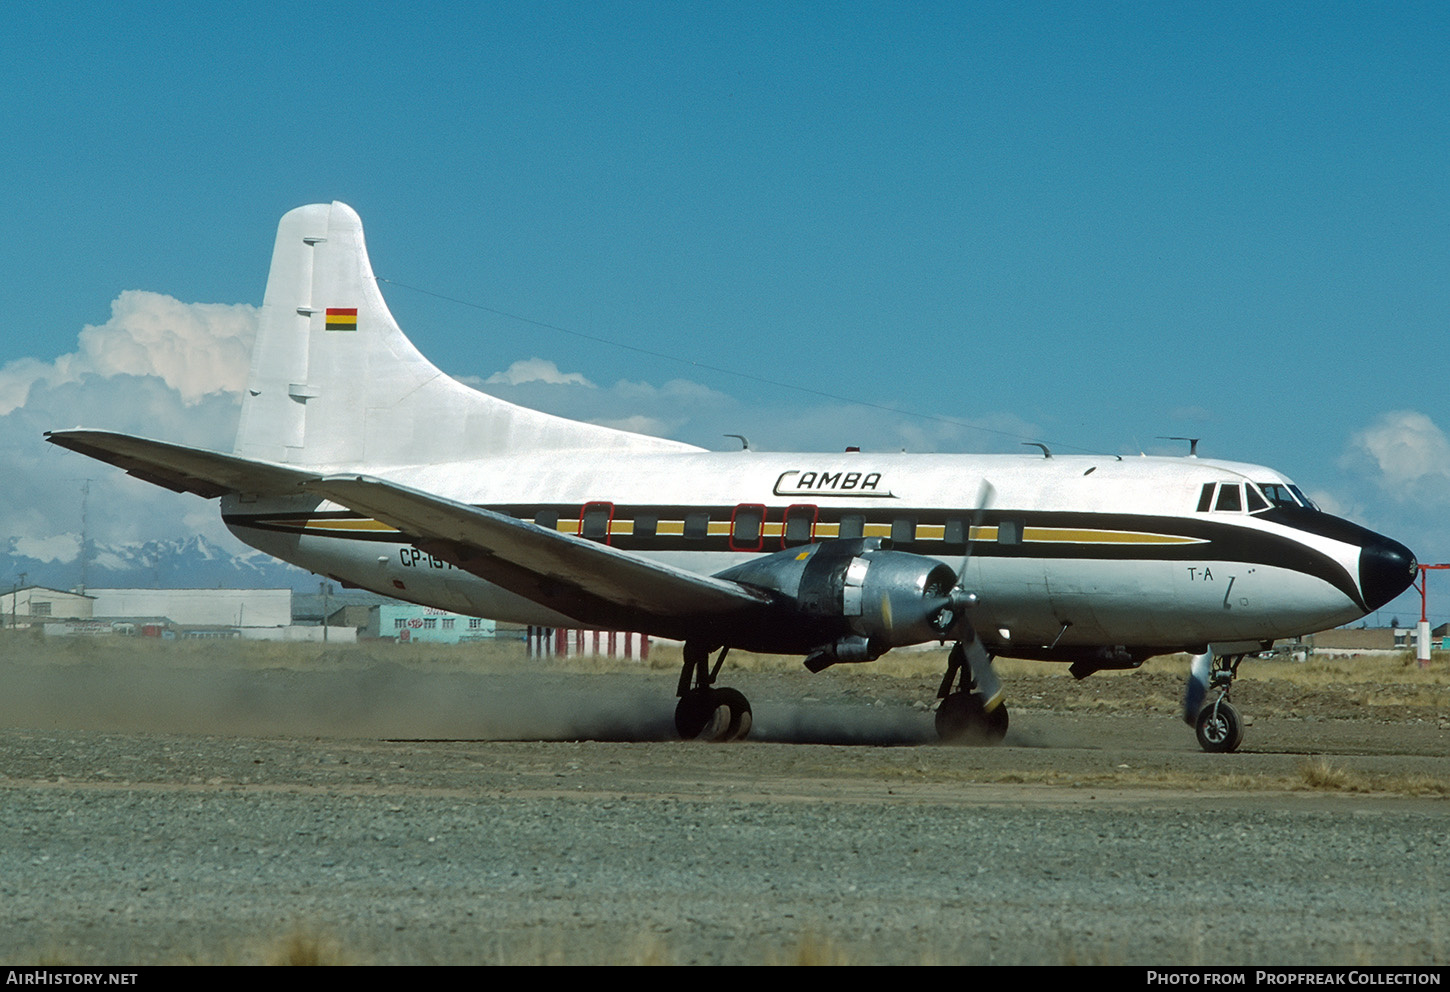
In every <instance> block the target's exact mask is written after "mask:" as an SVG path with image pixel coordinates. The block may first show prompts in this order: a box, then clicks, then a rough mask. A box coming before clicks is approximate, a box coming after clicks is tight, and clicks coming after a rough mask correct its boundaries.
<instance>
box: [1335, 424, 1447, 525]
mask: <svg viewBox="0 0 1450 992" xmlns="http://www.w3.org/2000/svg"><path fill="white" fill-rule="evenodd" d="M1341 466H1342V467H1344V468H1348V469H1358V470H1360V471H1367V472H1369V474H1370V475H1371V477H1372V478H1373V480H1374V482H1375V483H1376V484H1377V485H1379V486H1380V487H1381V488H1382V489H1384V490H1386V491H1387V492H1389V493H1391V494H1392V495H1395V496H1397V497H1399V498H1401V499H1407V500H1425V501H1429V502H1450V486H1447V483H1450V438H1447V437H1446V436H1445V432H1444V431H1442V430H1441V429H1440V428H1439V427H1438V426H1437V425H1436V424H1435V422H1434V421H1433V420H1431V419H1430V418H1429V417H1428V416H1427V415H1425V414H1423V413H1420V412H1419V411H1417V410H1392V411H1389V412H1387V413H1382V414H1380V415H1379V417H1378V418H1376V419H1375V421H1374V423H1372V424H1370V425H1369V426H1368V427H1366V428H1364V429H1363V430H1360V431H1356V432H1355V433H1354V434H1353V435H1351V436H1350V439H1349V446H1348V450H1347V451H1346V453H1345V456H1344V458H1343V459H1341Z"/></svg>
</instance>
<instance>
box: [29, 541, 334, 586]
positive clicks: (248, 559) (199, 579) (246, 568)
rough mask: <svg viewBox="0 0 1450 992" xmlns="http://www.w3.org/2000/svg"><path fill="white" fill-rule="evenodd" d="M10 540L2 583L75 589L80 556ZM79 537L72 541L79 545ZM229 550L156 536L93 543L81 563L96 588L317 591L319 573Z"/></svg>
mask: <svg viewBox="0 0 1450 992" xmlns="http://www.w3.org/2000/svg"><path fill="white" fill-rule="evenodd" d="M16 543H17V542H16V541H15V540H14V539H11V541H10V542H9V546H8V548H7V549H6V553H5V558H4V562H3V564H4V572H0V585H3V586H4V587H5V588H7V589H8V588H9V587H10V586H11V585H16V584H20V576H21V575H22V574H24V576H25V580H24V584H25V585H37V586H48V587H49V588H52V589H73V588H75V587H76V586H78V585H80V583H81V581H82V571H83V569H82V563H81V558H80V555H79V554H77V555H76V556H74V557H72V558H70V560H68V561H62V560H49V561H45V560H41V559H38V558H33V557H30V556H27V555H25V554H22V553H20V552H19V551H17V550H16ZM79 543H80V542H79V540H77V542H76V544H77V546H79ZM237 548H238V550H236V551H231V550H228V549H226V548H222V547H219V546H218V545H216V544H214V543H212V542H211V541H208V540H207V539H206V538H204V537H200V536H193V537H188V538H185V539H182V540H154V541H146V542H144V543H142V544H100V543H96V542H91V548H90V554H89V555H88V556H87V560H86V562H85V565H84V581H85V584H86V585H87V586H88V587H91V588H96V589H105V588H123V589H138V588H141V589H161V588H167V589H203V588H206V589H210V588H218V587H220V588H227V589H281V588H284V587H286V588H292V589H296V590H298V591H300V592H316V591H317V583H318V581H319V577H318V576H316V575H313V574H312V573H311V572H305V571H303V570H302V569H300V568H297V567H296V566H293V565H288V564H286V563H285V562H281V561H278V560H277V559H276V558H273V557H271V556H269V555H265V554H263V553H262V552H260V551H254V550H251V549H249V548H246V547H244V546H243V545H240V544H238V546H237Z"/></svg>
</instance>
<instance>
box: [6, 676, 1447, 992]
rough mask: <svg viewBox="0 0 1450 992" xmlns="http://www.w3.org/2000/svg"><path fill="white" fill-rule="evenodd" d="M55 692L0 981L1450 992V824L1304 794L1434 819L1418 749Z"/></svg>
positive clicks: (136, 688) (896, 697) (443, 703)
mask: <svg viewBox="0 0 1450 992" xmlns="http://www.w3.org/2000/svg"><path fill="white" fill-rule="evenodd" d="M75 669H76V666H66V668H65V669H64V670H63V669H60V668H56V667H54V666H42V665H16V664H11V665H9V666H8V667H7V668H6V669H5V671H4V672H3V684H4V686H5V688H6V690H7V691H6V694H5V698H4V700H0V794H3V797H4V802H5V816H4V817H3V822H0V959H3V960H5V961H7V962H13V963H36V962H52V963H65V964H155V963H186V962H201V963H255V962H263V961H267V960H269V959H272V958H274V957H277V956H279V955H281V954H284V953H285V948H287V947H288V946H289V942H290V946H296V945H298V944H299V943H300V944H302V945H304V946H310V947H313V948H315V949H320V950H321V951H322V952H323V953H325V955H330V956H331V959H334V960H339V961H343V962H349V963H359V964H366V963H398V964H420V963H421V964H432V963H440V964H441V963H447V964H495V963H501V964H529V963H586V964H593V963H625V964H630V963H674V964H693V963H715V964H758V963H790V962H797V961H825V962H840V963H861V964H914V963H943V964H957V963H982V964H1024V963H1031V964H1064V963H1085V964H1157V965H1166V964H1225V965H1227V964H1257V965H1285V964H1419V965H1424V964H1436V963H1439V964H1443V963H1445V962H1446V960H1447V957H1450V931H1447V904H1446V899H1445V890H1446V883H1447V881H1450V836H1447V829H1446V822H1447V821H1446V816H1445V814H1446V809H1447V807H1446V801H1445V799H1443V798H1439V797H1442V796H1443V795H1444V794H1445V793H1444V791H1443V789H1442V790H1441V791H1439V792H1438V793H1437V792H1435V791H1434V790H1431V791H1430V792H1429V793H1423V792H1422V793H1418V794H1417V793H1416V792H1415V790H1413V789H1407V788H1404V787H1394V786H1393V785H1389V786H1387V787H1386V788H1385V789H1383V790H1379V791H1376V790H1375V789H1374V788H1373V787H1371V788H1369V789H1368V791H1364V790H1363V788H1361V790H1360V791H1351V790H1344V789H1322V788H1320V789H1315V788H1307V787H1305V786H1304V785H1303V779H1302V774H1301V772H1302V768H1303V766H1304V763H1305V762H1306V761H1307V760H1315V759H1316V758H1317V759H1318V760H1324V761H1329V762H1331V763H1332V765H1333V766H1334V767H1335V768H1336V769H1340V770H1342V771H1344V772H1346V773H1349V774H1352V775H1355V776H1358V781H1360V782H1369V783H1374V782H1380V781H1382V782H1385V783H1394V782H1401V783H1402V782H1404V781H1406V780H1407V778H1409V777H1412V778H1414V779H1415V780H1417V781H1424V782H1430V783H1432V784H1433V783H1437V782H1438V783H1440V785H1442V786H1443V785H1444V783H1446V782H1447V781H1450V734H1447V731H1446V730H1444V729H1441V727H1440V726H1439V725H1438V724H1437V723H1436V722H1435V721H1433V720H1431V721H1424V720H1421V721H1409V722H1400V723H1393V724H1385V723H1382V722H1376V721H1369V720H1352V719H1335V718H1324V717H1316V718H1313V719H1305V718H1280V717H1261V718H1259V719H1258V720H1256V722H1255V723H1254V725H1253V726H1252V727H1251V728H1250V731H1249V738H1248V741H1247V742H1246V750H1245V751H1244V752H1242V753H1239V754H1235V755H1206V754H1203V753H1201V752H1200V751H1199V750H1198V748H1197V746H1196V744H1195V742H1194V740H1193V736H1192V733H1191V731H1189V730H1187V729H1186V728H1185V727H1184V726H1183V725H1182V723H1181V722H1178V721H1176V720H1174V719H1173V718H1172V717H1171V716H1166V715H1164V714H1163V713H1156V712H1137V713H1133V712H1129V713H1122V712H1114V713H1071V712H1060V711H1055V710H1052V709H1034V708H1030V707H1029V706H1028V705H1024V706H1022V707H1020V708H1019V709H1017V710H1015V711H1014V713H1013V723H1012V730H1011V731H1010V733H1009V736H1008V740H1007V743H1006V744H1005V745H1004V746H1001V747H997V748H991V749H962V748H948V747H942V746H939V745H936V744H934V743H930V741H931V734H930V726H931V715H930V713H929V712H927V711H926V710H925V709H924V708H923V707H922V705H921V702H920V699H921V698H929V697H930V692H929V691H926V692H925V693H923V692H922V690H921V686H918V685H914V684H913V685H909V686H906V687H904V688H893V687H892V683H895V682H900V681H901V680H890V679H881V678H878V679H876V680H871V679H865V680H862V679H856V680H849V679H840V680H837V681H834V682H833V681H829V680H827V681H820V680H817V681H811V680H810V678H809V677H808V676H803V675H794V674H791V675H776V674H771V673H745V674H742V675H741V676H740V677H739V678H735V679H732V684H735V685H737V686H738V687H739V688H742V689H744V690H746V691H747V692H748V693H749V695H750V696H751V698H752V700H753V701H754V703H755V710H756V735H755V736H754V738H753V739H752V740H751V741H748V742H745V743H741V744H736V745H726V746H710V745H701V744H695V743H680V742H674V741H667V740H664V738H666V737H668V735H669V730H668V727H669V715H670V712H671V706H672V700H671V698H670V695H671V689H672V686H673V680H674V675H673V673H672V672H669V671H655V672H640V673H638V674H619V673H613V674H609V675H579V674H577V673H575V674H570V673H559V672H517V671H506V672H496V673H469V672H458V671H453V672H438V673H431V674H426V675H419V674H418V673H416V672H413V673H410V672H407V671H404V670H402V669H399V668H397V666H389V665H383V666H372V667H367V668H364V669H361V670H347V671H293V670H288V669H267V670H263V671H256V670H242V669H232V670H221V671H216V670H210V669H208V670H197V669H186V668H168V667H159V666H156V667H146V666H142V667H137V666H131V667H129V668H126V669H117V668H114V667H110V668H108V667H100V666H91V667H89V668H83V669H82V670H80V671H77V670H75ZM1143 685H1144V686H1147V685H1149V683H1143ZM805 691H813V692H815V693H816V694H815V695H814V696H803V692H805ZM1029 696H1030V693H1029ZM568 736H572V737H586V738H591V739H587V740H575V739H552V740H550V739H540V738H549V737H556V738H557V737H568ZM508 737H525V738H528V737H532V738H534V739H526V740H507V739H504V738H508ZM421 738H430V739H421ZM483 738H487V739H483Z"/></svg>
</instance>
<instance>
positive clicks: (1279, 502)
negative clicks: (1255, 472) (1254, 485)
mask: <svg viewBox="0 0 1450 992" xmlns="http://www.w3.org/2000/svg"><path fill="white" fill-rule="evenodd" d="M1259 490H1260V491H1261V492H1263V494H1264V496H1265V497H1267V498H1268V500H1269V502H1270V503H1272V504H1274V505H1275V506H1298V505H1299V501H1298V500H1297V499H1295V498H1294V494H1293V492H1291V491H1290V489H1289V487H1288V486H1286V485H1284V484H1283V483H1280V482H1260V483H1259Z"/></svg>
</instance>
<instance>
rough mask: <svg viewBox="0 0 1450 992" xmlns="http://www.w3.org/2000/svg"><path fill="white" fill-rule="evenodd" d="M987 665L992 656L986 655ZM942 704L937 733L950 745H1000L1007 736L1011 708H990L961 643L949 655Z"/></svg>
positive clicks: (938, 712)
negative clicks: (972, 673) (1008, 714)
mask: <svg viewBox="0 0 1450 992" xmlns="http://www.w3.org/2000/svg"><path fill="white" fill-rule="evenodd" d="M983 657H984V658H985V659H986V663H987V664H990V663H991V658H990V656H988V655H986V653H985V652H983ZM936 694H937V698H939V699H940V700H941V705H940V706H938V707H937V710H936V733H937V736H938V737H940V738H941V739H942V740H943V741H946V742H947V743H950V744H1000V743H1002V738H1004V737H1006V736H1007V706H1006V704H1005V703H1002V702H1000V701H999V702H998V703H997V705H996V706H994V707H993V708H992V709H990V710H989V709H987V703H988V702H989V700H987V699H985V698H983V696H982V693H981V692H980V691H978V685H977V682H976V681H975V680H974V679H973V678H972V675H971V665H970V664H968V662H967V649H966V647H965V646H963V644H962V643H961V642H960V641H958V642H957V645H956V646H955V647H953V648H952V650H951V654H949V655H947V671H946V674H945V675H944V676H942V682H941V688H939V689H938V690H937V693H936Z"/></svg>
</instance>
